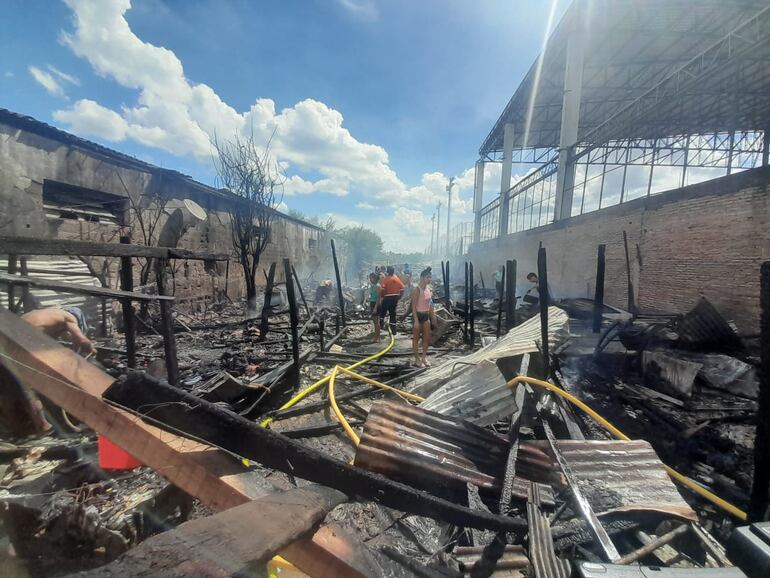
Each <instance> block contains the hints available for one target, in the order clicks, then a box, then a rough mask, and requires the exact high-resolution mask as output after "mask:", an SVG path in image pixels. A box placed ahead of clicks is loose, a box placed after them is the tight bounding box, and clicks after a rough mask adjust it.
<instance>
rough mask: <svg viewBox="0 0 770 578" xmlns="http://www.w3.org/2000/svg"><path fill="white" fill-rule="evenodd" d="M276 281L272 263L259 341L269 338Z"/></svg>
mask: <svg viewBox="0 0 770 578" xmlns="http://www.w3.org/2000/svg"><path fill="white" fill-rule="evenodd" d="M274 281H275V263H270V271H269V272H268V273H267V281H266V284H265V302H264V303H263V304H262V319H261V321H260V323H259V340H260V341H264V340H265V339H266V338H267V332H268V331H269V330H270V302H271V301H272V300H273V283H274Z"/></svg>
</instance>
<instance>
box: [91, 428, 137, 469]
mask: <svg viewBox="0 0 770 578" xmlns="http://www.w3.org/2000/svg"><path fill="white" fill-rule="evenodd" d="M141 465H142V462H140V461H139V460H137V459H136V458H135V457H134V456H132V455H131V454H129V453H128V452H126V451H125V450H123V449H121V448H119V447H118V446H116V445H115V444H114V443H112V442H111V441H110V440H108V439H107V438H106V437H104V436H102V435H100V436H99V467H100V468H102V469H104V470H132V469H134V468H136V467H138V466H141Z"/></svg>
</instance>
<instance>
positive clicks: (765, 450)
mask: <svg viewBox="0 0 770 578" xmlns="http://www.w3.org/2000/svg"><path fill="white" fill-rule="evenodd" d="M759 287H760V289H759V304H760V318H759V329H760V332H761V334H760V337H759V350H760V351H759V354H760V362H759V408H758V409H757V434H756V439H755V442H754V481H753V484H752V488H751V506H750V508H749V521H752V522H759V521H762V520H765V519H767V506H768V490H769V489H770V261H765V262H764V263H762V268H761V269H760V279H759Z"/></svg>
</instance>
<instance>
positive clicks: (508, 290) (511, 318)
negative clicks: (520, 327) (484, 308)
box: [505, 259, 516, 333]
mask: <svg viewBox="0 0 770 578" xmlns="http://www.w3.org/2000/svg"><path fill="white" fill-rule="evenodd" d="M512 327H516V259H508V261H506V262H505V331H506V333H507V332H508V331H510V329H511V328H512Z"/></svg>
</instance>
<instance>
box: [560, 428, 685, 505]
mask: <svg viewBox="0 0 770 578" xmlns="http://www.w3.org/2000/svg"><path fill="white" fill-rule="evenodd" d="M555 443H556V445H557V447H558V448H559V450H560V452H561V454H562V456H563V457H564V459H565V460H566V461H567V463H568V464H569V466H570V469H571V470H572V473H573V474H574V476H575V478H576V479H577V483H578V485H579V487H580V490H581V492H582V493H583V494H584V495H585V497H586V498H587V499H588V502H589V503H590V504H591V507H592V508H593V509H594V511H596V513H597V514H604V513H608V512H619V511H634V510H655V511H659V512H665V513H667V514H673V515H676V516H681V517H683V518H687V519H690V520H696V519H697V517H696V515H695V512H694V511H693V510H692V508H690V506H689V505H688V504H687V502H685V501H684V499H683V498H682V496H681V495H680V494H679V491H678V490H677V488H676V486H675V485H674V482H673V481H672V480H671V478H670V477H669V476H668V474H667V473H666V470H665V469H663V463H662V462H661V461H660V458H658V455H657V454H656V453H655V450H654V449H652V446H651V445H650V444H649V443H648V442H646V441H643V440H633V441H620V440H590V441H589V440H580V441H578V440H558V441H556V442H555Z"/></svg>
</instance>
